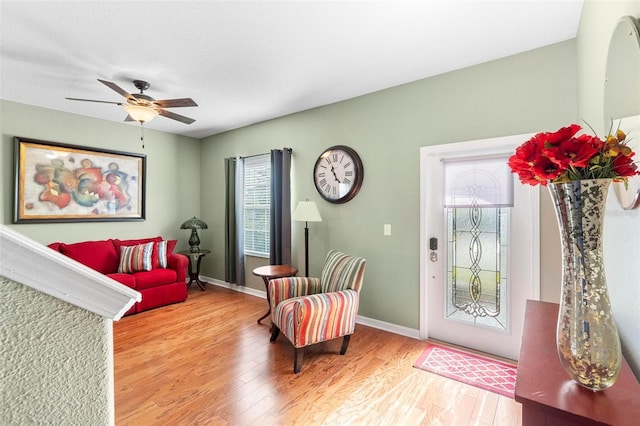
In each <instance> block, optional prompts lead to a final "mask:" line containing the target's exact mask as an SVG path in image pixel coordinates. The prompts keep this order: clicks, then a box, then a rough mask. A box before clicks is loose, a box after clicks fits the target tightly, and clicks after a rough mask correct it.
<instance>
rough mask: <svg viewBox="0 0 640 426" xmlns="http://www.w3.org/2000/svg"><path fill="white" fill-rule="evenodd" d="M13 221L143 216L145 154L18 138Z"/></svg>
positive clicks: (97, 219)
mask: <svg viewBox="0 0 640 426" xmlns="http://www.w3.org/2000/svg"><path fill="white" fill-rule="evenodd" d="M14 152H15V186H14V214H13V223H45V222H107V221H142V220H144V219H145V209H144V202H145V174H146V159H147V156H146V155H144V154H133V153H127V152H120V151H110V150H105V149H96V148H87V147H81V146H74V145H67V144H61V143H53V142H46V141H39V140H34V139H26V138H22V137H16V138H15V144H14Z"/></svg>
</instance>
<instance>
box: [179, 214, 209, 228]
mask: <svg viewBox="0 0 640 426" xmlns="http://www.w3.org/2000/svg"><path fill="white" fill-rule="evenodd" d="M207 228H208V226H207V224H206V223H204V222H203V221H202V220H201V219H198V218H197V217H195V216H194V217H192V218H191V219H189V220H185V221H184V222H183V223H182V225H180V229H207Z"/></svg>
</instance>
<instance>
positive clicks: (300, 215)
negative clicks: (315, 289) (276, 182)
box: [292, 200, 322, 277]
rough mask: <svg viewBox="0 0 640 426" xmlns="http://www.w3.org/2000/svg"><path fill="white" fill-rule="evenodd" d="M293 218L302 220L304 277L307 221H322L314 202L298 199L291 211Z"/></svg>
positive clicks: (307, 259) (306, 257)
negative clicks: (294, 208) (296, 204)
mask: <svg viewBox="0 0 640 426" xmlns="http://www.w3.org/2000/svg"><path fill="white" fill-rule="evenodd" d="M292 219H293V220H295V221H296V222H304V267H305V274H304V276H305V277H308V276H309V222H322V217H320V213H319V212H318V208H317V207H316V203H314V202H313V201H309V200H306V201H300V202H298V206H297V207H296V210H295V211H294V212H293V217H292Z"/></svg>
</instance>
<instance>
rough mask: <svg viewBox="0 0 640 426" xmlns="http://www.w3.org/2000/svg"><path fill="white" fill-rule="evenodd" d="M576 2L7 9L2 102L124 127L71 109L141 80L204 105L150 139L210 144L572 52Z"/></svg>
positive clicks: (114, 109) (161, 122)
mask: <svg viewBox="0 0 640 426" xmlns="http://www.w3.org/2000/svg"><path fill="white" fill-rule="evenodd" d="M582 3H583V2H582V0H555V1H545V0H537V1H524V0H502V1H497V0H493V1H487V0H471V1H458V0H453V1H445V0H423V1H389V0H387V1H375V2H370V1H321V2H317V1H215V2H214V1H138V2H133V1H83V2H80V1H74V2H69V1H44V2H32V1H7V0H1V1H0V98H2V99H7V100H11V101H16V102H21V103H25V104H29V105H36V106H42V107H45V108H52V109H55V110H60V111H66V112H71V113H76V114H82V115H87V116H91V117H97V118H102V119H106V120H112V121H122V120H123V119H124V118H125V116H126V114H125V112H124V111H123V110H122V108H121V107H118V106H117V105H109V104H99V103H88V102H74V101H69V100H66V99H65V97H76V98H86V99H98V100H106V101H115V102H119V101H121V100H123V98H122V97H120V96H119V95H118V94H117V93H116V92H114V91H112V90H111V89H109V88H108V87H106V86H104V85H102V84H100V83H99V82H98V81H97V79H98V78H100V79H104V80H108V81H112V82H115V83H117V84H118V85H119V86H120V87H122V88H123V89H125V90H127V91H129V92H130V93H136V89H135V87H134V86H133V84H132V83H131V81H132V80H134V79H142V80H146V81H148V82H150V83H151V88H150V89H149V90H148V91H147V92H145V93H146V94H148V95H150V96H152V97H154V98H156V99H170V98H182V97H191V98H193V99H194V100H195V101H196V102H197V103H198V105H199V106H198V107H189V108H175V109H172V110H171V111H173V112H176V113H178V114H182V115H186V116H189V117H192V118H194V119H196V122H195V123H193V124H191V125H185V124H182V123H179V122H175V121H173V120H169V119H167V118H164V117H158V118H156V119H155V120H153V121H152V122H150V123H148V124H146V125H145V126H146V127H148V128H152V129H156V130H161V131H166V132H171V133H176V134H182V135H187V136H192V137H196V138H202V137H205V136H209V135H212V134H215V133H219V132H223V131H226V130H230V129H234V128H238V127H242V126H245V125H248V124H252V123H256V122H260V121H264V120H268V119H271V118H275V117H279V116H283V115H286V114H290V113H294V112H297V111H303V110H306V109H310V108H314V107H317V106H321V105H326V104H330V103H334V102H338V101H341V100H344V99H349V98H353V97H356V96H360V95H364V94H367V93H371V92H375V91H378V90H382V89H385V88H388V87H392V86H397V85H399V84H404V83H408V82H411V81H415V80H419V79H422V78H426V77H430V76H434V75H437V74H441V73H445V72H448V71H452V70H456V69H460V68H464V67H468V66H471V65H474V64H478V63H482V62H487V61H490V60H494V59H497V58H501V57H505V56H509V55H513V54H516V53H520V52H523V51H527V50H531V49H535V48H538V47H542V46H545V45H549V44H553V43H557V42H560V41H564V40H568V39H572V38H574V37H575V36H576V32H577V28H578V23H579V20H580V13H581V11H582ZM540 66H544V64H540ZM130 125H137V124H136V123H130Z"/></svg>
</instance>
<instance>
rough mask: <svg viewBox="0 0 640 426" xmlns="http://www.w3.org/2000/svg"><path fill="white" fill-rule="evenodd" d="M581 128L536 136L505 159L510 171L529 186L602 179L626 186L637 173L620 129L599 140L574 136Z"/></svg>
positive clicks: (569, 128) (566, 128) (574, 127)
mask: <svg viewBox="0 0 640 426" xmlns="http://www.w3.org/2000/svg"><path fill="white" fill-rule="evenodd" d="M581 129H582V127H580V126H579V125H577V124H572V125H570V126H569V127H563V128H561V129H559V130H558V131H556V132H553V133H547V132H543V133H538V134H536V135H535V136H534V137H532V138H531V139H529V140H528V141H526V142H525V143H523V144H522V145H520V146H519V147H518V148H516V151H515V154H513V155H512V156H511V157H509V167H511V171H512V172H513V173H517V174H518V177H519V178H520V181H521V182H522V183H524V184H529V185H538V184H540V185H547V184H548V183H549V182H552V183H559V182H569V181H574V180H581V179H605V178H611V179H613V180H614V181H622V182H625V184H626V182H627V178H628V177H631V176H634V175H637V174H640V172H639V171H638V167H637V165H636V164H635V163H634V162H633V156H634V155H635V153H634V152H633V151H632V150H631V148H629V147H628V146H627V141H626V135H625V133H624V132H623V131H622V130H619V129H618V130H617V131H616V133H615V136H614V135H611V136H608V137H607V138H606V140H604V141H603V140H601V139H600V138H598V137H597V136H591V135H588V134H581V135H579V136H577V137H576V136H575V134H576V133H578V131H580V130H581Z"/></svg>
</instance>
